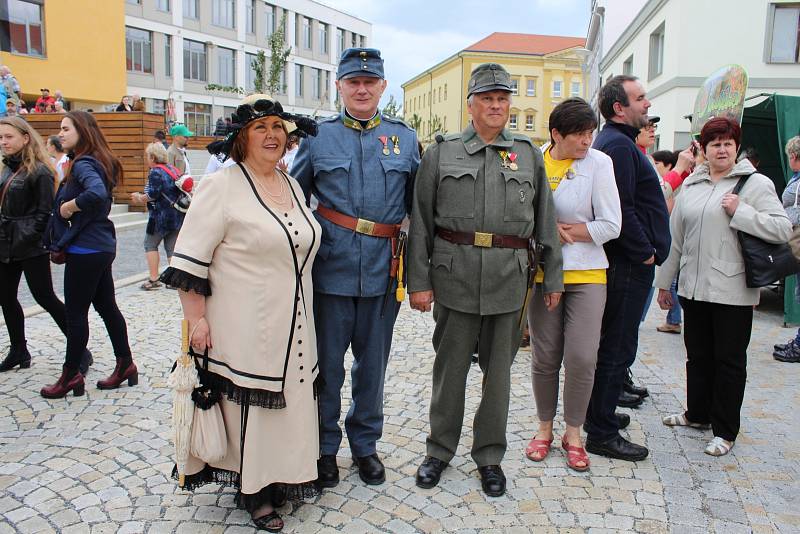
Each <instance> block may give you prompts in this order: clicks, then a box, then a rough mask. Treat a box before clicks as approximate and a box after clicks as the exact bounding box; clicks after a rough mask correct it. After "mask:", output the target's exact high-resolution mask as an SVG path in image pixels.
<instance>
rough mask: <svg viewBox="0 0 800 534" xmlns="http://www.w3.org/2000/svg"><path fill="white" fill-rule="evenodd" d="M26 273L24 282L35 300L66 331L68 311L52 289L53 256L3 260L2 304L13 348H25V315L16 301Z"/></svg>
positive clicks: (1, 272) (0, 267)
mask: <svg viewBox="0 0 800 534" xmlns="http://www.w3.org/2000/svg"><path fill="white" fill-rule="evenodd" d="M22 273H25V281H26V282H27V283H28V288H29V289H30V290H31V294H32V295H33V298H34V300H35V301H36V303H37V304H38V305H39V306H41V307H42V308H44V309H45V311H47V313H49V314H50V315H51V316H52V317H53V320H54V321H55V322H56V324H57V325H58V327H59V328H60V329H61V331H62V332H63V333H64V334H66V333H67V314H66V312H65V310H64V303H63V302H61V301H60V300H58V297H57V296H56V294H55V292H54V291H53V279H52V277H51V275H50V257H49V256H48V255H47V254H42V255H41V256H36V257H34V258H29V259H27V260H21V261H12V262H10V263H2V262H0V306H2V308H3V317H4V318H5V320H6V328H7V329H8V337H9V340H10V342H11V347H12V349H17V350H21V349H23V348H24V347H25V316H24V315H23V313H22V306H20V303H19V300H17V291H18V290H19V281H20V279H21V278H22Z"/></svg>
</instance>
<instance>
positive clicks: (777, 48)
mask: <svg viewBox="0 0 800 534" xmlns="http://www.w3.org/2000/svg"><path fill="white" fill-rule="evenodd" d="M767 31H768V33H767V35H768V42H769V44H770V47H769V55H768V56H767V57H768V61H769V62H771V63H800V5H797V4H794V5H780V4H777V5H776V4H771V5H770V21H769V26H768V27H767ZM770 34H771V35H770Z"/></svg>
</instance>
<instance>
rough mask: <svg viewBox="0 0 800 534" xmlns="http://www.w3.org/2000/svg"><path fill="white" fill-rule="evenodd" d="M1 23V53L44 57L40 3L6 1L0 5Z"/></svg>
mask: <svg viewBox="0 0 800 534" xmlns="http://www.w3.org/2000/svg"><path fill="white" fill-rule="evenodd" d="M2 4H7V10H3V9H0V14H2V15H3V18H2V21H0V22H1V23H2V39H0V42H2V51H4V52H11V53H12V54H22V55H26V56H38V57H43V56H44V32H43V31H42V21H43V20H44V17H43V13H42V5H41V3H40V2H36V3H34V2H26V1H23V0H7V2H3V3H0V7H6V6H3V5H2Z"/></svg>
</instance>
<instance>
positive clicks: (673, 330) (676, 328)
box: [656, 323, 681, 334]
mask: <svg viewBox="0 0 800 534" xmlns="http://www.w3.org/2000/svg"><path fill="white" fill-rule="evenodd" d="M656 330H658V331H659V332H664V333H665V334H680V333H681V325H679V324H669V323H664V324H662V325H661V326H657V327H656Z"/></svg>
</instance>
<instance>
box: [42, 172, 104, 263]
mask: <svg viewBox="0 0 800 534" xmlns="http://www.w3.org/2000/svg"><path fill="white" fill-rule="evenodd" d="M104 176H105V170H104V169H103V167H102V166H101V165H100V163H99V162H98V161H97V160H96V159H94V158H93V157H91V156H82V157H80V158H78V159H76V160H75V161H73V162H72V169H71V170H70V176H69V177H67V178H65V179H64V181H63V182H61V186H60V187H59V188H58V192H57V193H56V201H55V205H54V206H53V215H52V217H50V222H49V224H48V227H47V230H46V231H45V246H46V247H48V248H49V249H50V250H53V251H60V250H64V249H66V248H67V247H68V246H70V245H75V246H79V247H84V248H88V249H92V250H97V251H100V252H116V251H117V237H116V232H115V231H114V223H113V222H111V220H110V219H109V218H108V214H109V213H110V212H111V202H112V200H111V191H110V190H109V189H108V188H107V187H106V181H105V179H104V178H103V177H104ZM73 199H75V202H76V204H77V205H78V208H80V210H81V211H78V212H76V213H75V214H73V215H72V217H71V218H70V220H69V221H67V220H65V219H64V218H63V217H61V213H59V211H60V208H61V204H63V203H64V202H69V201H70V200H73Z"/></svg>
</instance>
